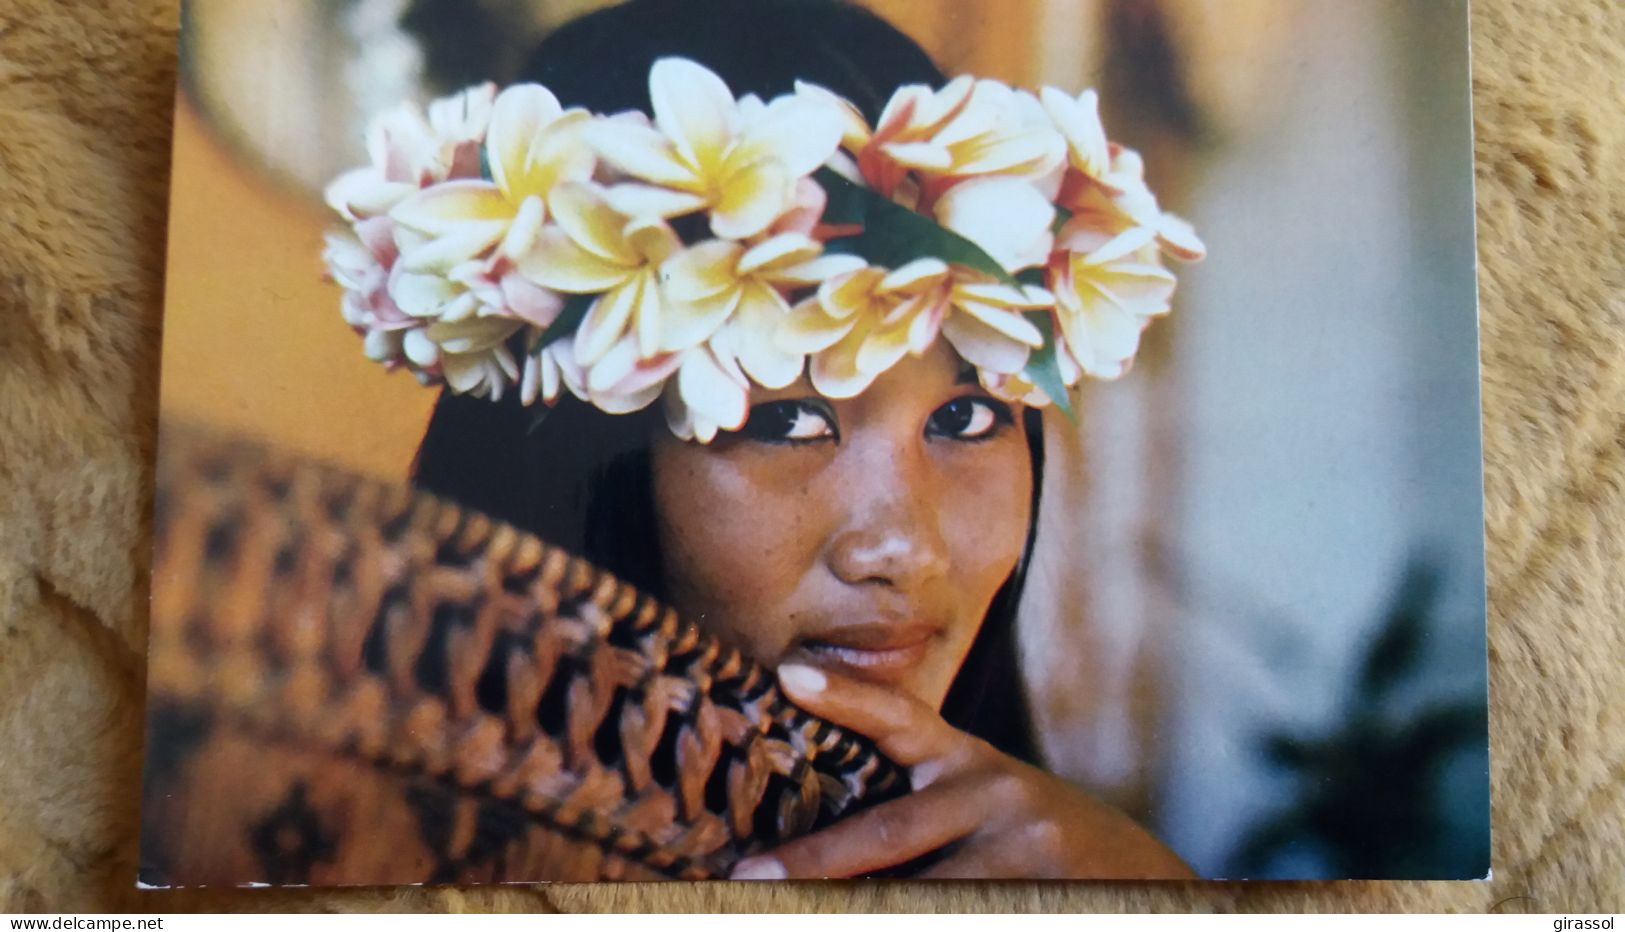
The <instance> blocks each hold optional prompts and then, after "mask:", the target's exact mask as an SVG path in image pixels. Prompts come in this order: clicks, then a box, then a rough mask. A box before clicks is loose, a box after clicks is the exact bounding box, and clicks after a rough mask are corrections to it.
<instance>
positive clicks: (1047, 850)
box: [733, 664, 1194, 880]
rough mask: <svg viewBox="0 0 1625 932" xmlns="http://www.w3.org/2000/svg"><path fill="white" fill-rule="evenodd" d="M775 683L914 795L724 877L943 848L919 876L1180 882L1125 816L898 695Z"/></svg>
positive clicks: (825, 684)
mask: <svg viewBox="0 0 1625 932" xmlns="http://www.w3.org/2000/svg"><path fill="white" fill-rule="evenodd" d="M779 683H780V685H781V686H782V687H783V688H784V690H785V692H786V693H788V694H789V696H790V698H791V699H793V700H795V702H796V704H797V705H799V706H801V707H802V708H804V709H806V710H807V711H808V712H811V713H813V714H814V715H818V716H820V717H822V718H825V719H828V720H829V721H831V722H834V723H836V724H838V725H841V726H844V727H846V728H850V729H852V730H853V731H857V732H860V733H862V734H864V735H867V736H868V737H869V738H870V739H872V740H873V741H874V742H875V743H876V745H878V746H879V748H880V750H881V752H882V753H884V754H885V755H886V756H887V757H889V758H891V759H892V760H893V761H895V762H896V763H898V764H899V765H901V766H903V767H905V768H907V770H908V774H909V779H910V782H911V783H912V785H913V788H914V791H913V792H912V793H908V794H907V795H904V796H902V797H900V798H898V799H894V800H891V801H889V802H885V803H882V804H880V805H878V806H875V807H873V808H870V809H865V810H863V811H862V812H859V813H857V814H855V815H852V816H849V817H848V818H846V819H844V820H842V821H841V822H839V823H837V824H835V825H832V826H830V827H829V828H826V829H824V830H823V831H820V832H815V833H813V834H811V835H807V836H805V837H802V838H799V839H796V840H795V841H791V842H788V843H786V844H784V845H781V846H780V847H779V848H777V849H776V850H773V851H770V852H768V853H766V854H763V855H759V856H756V857H752V858H747V859H745V860H743V861H741V862H739V864H738V865H737V866H736V867H735V869H734V872H733V877H734V879H739V880H770V879H771V880H776V879H783V878H786V877H798V878H800V877H854V876H858V875H861V874H866V873H871V872H873V871H878V870H883V869H885V868H889V867H895V866H896V865H899V864H904V863H907V862H909V861H912V860H914V859H915V858H918V857H920V856H922V855H925V854H929V853H931V852H933V851H936V850H938V849H940V848H943V847H944V846H947V845H952V846H953V848H952V849H951V851H950V853H948V854H947V856H946V857H944V858H943V859H942V860H940V861H937V862H936V863H934V864H932V865H931V866H930V867H928V868H927V869H926V870H925V871H924V872H922V873H921V874H919V875H918V876H921V877H932V878H938V877H979V878H990V877H992V878H1001V877H1049V878H1167V879H1172V878H1181V879H1183V878H1190V877H1193V876H1194V875H1193V874H1192V873H1191V870H1190V868H1189V867H1187V866H1186V865H1185V864H1184V862H1182V861H1180V860H1179V858H1178V857H1176V856H1175V855H1174V853H1173V852H1171V851H1169V850H1168V848H1167V847H1166V846H1164V845H1163V844H1162V843H1161V842H1159V841H1157V840H1156V839H1155V838H1153V837H1152V836H1151V834H1150V833H1149V832H1147V831H1146V830H1145V829H1143V828H1141V827H1140V826H1139V825H1137V824H1135V822H1134V821H1133V820H1132V819H1130V818H1129V817H1128V816H1126V815H1124V814H1123V813H1121V812H1118V811H1117V810H1116V809H1113V808H1111V807H1110V806H1107V805H1105V804H1104V803H1102V802H1100V801H1099V800H1096V799H1094V798H1093V797H1091V796H1089V795H1088V794H1087V793H1084V792H1083V791H1081V790H1079V789H1077V788H1076V787H1074V786H1072V785H1071V784H1068V783H1067V782H1066V781H1064V780H1062V779H1060V778H1058V777H1056V776H1054V775H1052V774H1049V773H1045V772H1044V771H1042V770H1040V769H1038V768H1036V767H1033V766H1031V765H1028V764H1025V763H1022V762H1021V761H1018V760H1016V759H1015V758H1013V757H1010V756H1008V755H1006V754H1003V753H1000V752H999V751H997V750H995V749H994V748H993V747H992V746H991V745H989V744H988V743H987V742H985V741H982V740H981V739H979V738H975V737H973V736H971V735H968V734H966V733H965V732H962V731H960V730H958V729H956V728H954V727H953V726H951V725H949V724H948V723H947V722H945V721H943V719H942V716H940V715H939V714H937V711H936V710H935V709H932V708H930V707H929V706H927V705H925V704H924V703H921V702H920V701H919V700H917V699H914V698H913V697H911V696H908V695H906V694H904V693H902V692H899V691H896V690H892V689H889V688H886V687H884V686H878V685H874V684H871V683H865V682H862V681H860V680H856V679H852V678H850V677H844V676H840V675H837V674H834V673H826V672H824V671H821V670H817V669H814V668H812V667H806V666H800V665H793V664H786V665H785V666H782V667H780V668H779Z"/></svg>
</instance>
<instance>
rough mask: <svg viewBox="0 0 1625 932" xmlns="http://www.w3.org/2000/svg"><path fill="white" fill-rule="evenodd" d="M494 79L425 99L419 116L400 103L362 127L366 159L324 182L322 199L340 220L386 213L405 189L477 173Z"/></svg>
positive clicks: (493, 95) (409, 191) (411, 106)
mask: <svg viewBox="0 0 1625 932" xmlns="http://www.w3.org/2000/svg"><path fill="white" fill-rule="evenodd" d="M495 98H496V85H494V84H481V85H479V86H477V87H471V88H468V89H467V90H465V91H463V92H461V93H459V94H454V95H452V96H450V97H445V98H442V99H440V100H437V101H435V102H434V103H432V104H430V105H429V116H428V119H425V118H424V116H423V113H422V111H421V110H419V109H418V108H417V106H416V105H414V104H410V103H404V104H401V105H400V106H398V107H396V108H395V109H393V110H390V111H387V112H385V113H383V114H380V115H379V116H378V117H376V118H375V119H374V120H373V121H372V122H371V123H370V124H369V125H368V127H367V155H368V156H369V158H370V160H371V164H369V165H366V166H364V167H362V168H357V169H353V170H351V171H348V172H345V173H344V174H342V175H340V176H339V177H338V178H337V179H335V180H334V181H333V183H332V184H330V185H328V188H327V203H328V205H329V206H331V207H332V208H333V209H334V210H336V211H338V212H339V213H340V214H341V215H342V216H343V217H344V218H345V219H346V220H351V221H354V220H360V219H363V218H366V217H375V216H378V215H380V214H383V213H387V212H388V211H389V210H390V209H391V208H393V207H394V206H395V205H396V204H398V203H400V201H401V200H402V199H404V198H406V197H407V196H408V195H410V194H412V193H413V192H415V191H418V190H419V189H421V188H424V187H427V186H429V185H433V184H438V183H439V182H442V181H446V180H448V179H453V178H478V177H479V176H480V144H481V142H482V141H483V140H484V137H485V130H486V124H487V122H488V121H489V120H490V116H491V105H492V101H493V100H495Z"/></svg>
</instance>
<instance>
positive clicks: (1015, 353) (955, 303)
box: [777, 259, 1053, 398]
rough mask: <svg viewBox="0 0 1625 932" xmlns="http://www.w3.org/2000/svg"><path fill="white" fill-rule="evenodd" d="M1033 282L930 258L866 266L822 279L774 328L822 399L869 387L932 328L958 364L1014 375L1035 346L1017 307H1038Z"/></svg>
mask: <svg viewBox="0 0 1625 932" xmlns="http://www.w3.org/2000/svg"><path fill="white" fill-rule="evenodd" d="M1052 301H1053V299H1052V298H1051V297H1050V296H1049V294H1048V293H1047V292H1045V291H1044V290H1043V289H1040V288H1028V289H1022V288H1016V287H1012V286H1008V285H1002V284H999V283H997V282H992V281H988V280H984V279H982V278H981V277H979V276H976V275H974V274H973V273H970V272H968V271H966V270H964V269H962V268H958V267H953V266H949V265H948V264H947V263H945V262H942V261H941V260H939V259H918V260H915V261H914V262H910V263H908V264H907V265H905V266H903V267H902V268H899V269H896V270H895V271H888V270H886V269H880V268H873V267H867V268H863V269H859V270H857V271H854V272H848V273H844V274H841V275H837V276H835V277H833V278H830V279H828V280H826V281H825V282H824V284H823V285H822V286H821V287H820V288H819V289H818V293H817V295H815V296H814V297H811V298H808V299H806V300H804V301H802V302H801V303H800V304H798V305H797V306H796V308H795V310H794V312H793V313H792V314H791V316H790V317H789V318H788V319H786V321H785V324H784V326H783V327H782V328H780V331H779V334H778V337H777V342H778V345H779V346H780V347H781V348H782V349H785V350H787V351H790V352H797V353H804V354H807V355H811V356H812V357H813V358H812V365H811V367H810V376H811V378H812V383H813V387H814V388H816V389H817V390H818V391H819V392H820V393H822V394H825V395H828V396H829V397H831V398H850V397H852V396H854V395H857V394H859V393H860V392H862V391H863V390H864V389H866V388H868V387H869V386H870V385H871V384H872V383H873V382H874V380H875V379H876V378H878V377H879V376H880V374H881V373H883V372H885V371H886V370H888V369H890V368H891V367H892V366H894V365H896V364H897V362H898V361H899V360H901V359H902V358H903V356H904V355H905V354H907V353H912V354H914V355H920V354H922V353H924V352H925V351H926V349H927V348H928V347H929V346H930V345H931V343H932V342H933V341H934V340H935V339H936V338H937V335H938V334H939V333H940V334H941V335H942V336H943V337H944V338H946V339H947V340H948V341H949V342H950V343H952V344H953V346H954V349H955V350H957V351H958V352H959V355H960V356H961V357H963V358H964V359H965V361H966V362H969V363H971V364H972V365H975V366H978V367H982V368H986V369H989V370H991V371H994V372H1000V373H1016V372H1020V371H1021V369H1022V367H1023V366H1025V365H1026V362H1027V357H1028V354H1029V353H1030V352H1031V350H1033V349H1035V348H1037V347H1039V346H1042V345H1043V335H1042V334H1041V333H1040V332H1039V331H1038V328H1037V327H1035V326H1033V324H1032V323H1031V322H1030V321H1028V320H1026V319H1025V318H1024V317H1022V315H1021V312H1022V311H1026V310H1033V309H1037V308H1043V307H1047V306H1048V305H1049V304H1050V303H1051V302H1052Z"/></svg>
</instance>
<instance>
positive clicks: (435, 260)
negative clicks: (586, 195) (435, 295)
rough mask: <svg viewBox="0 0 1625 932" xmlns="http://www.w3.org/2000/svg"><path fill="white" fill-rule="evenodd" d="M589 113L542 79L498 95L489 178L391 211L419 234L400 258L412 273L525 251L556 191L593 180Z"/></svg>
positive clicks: (488, 147)
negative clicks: (565, 102) (563, 103)
mask: <svg viewBox="0 0 1625 932" xmlns="http://www.w3.org/2000/svg"><path fill="white" fill-rule="evenodd" d="M591 119H592V117H591V115H590V114H588V113H587V111H585V110H565V109H563V108H562V107H560V106H559V102H558V99H557V98H556V97H554V96H553V94H552V93H551V92H549V91H548V90H547V89H546V88H544V87H542V86H540V85H537V84H519V85H515V86H513V87H510V88H508V89H507V90H505V91H503V92H502V93H501V94H500V95H498V96H497V98H496V102H495V103H494V104H493V105H492V107H491V120H490V128H489V130H488V132H487V134H486V138H485V154H486V162H487V165H488V166H489V168H490V171H491V180H489V181H486V180H483V179H480V178H471V179H467V180H461V181H450V182H446V183H444V184H437V185H434V186H432V187H429V188H426V189H424V190H423V191H420V192H418V193H416V194H413V195H412V196H410V197H408V198H406V199H405V200H403V201H401V202H400V203H399V204H397V205H395V207H394V208H393V209H392V210H391V211H390V216H391V217H392V218H393V219H394V220H395V222H396V223H397V224H399V225H400V226H401V227H403V228H404V229H406V230H409V231H411V232H412V233H414V234H416V236H414V237H412V241H411V242H410V243H403V244H402V246H403V255H402V257H401V261H402V262H403V263H405V264H406V266H407V267H408V268H410V269H412V270H414V271H428V272H444V271H445V270H447V269H449V268H450V267H451V266H454V265H456V264H458V263H460V262H465V261H467V260H469V259H472V258H474V257H476V256H480V255H482V254H484V253H485V252H486V250H488V249H490V248H491V247H492V246H498V245H499V244H500V246H499V248H498V249H497V250H496V253H495V255H494V256H492V261H493V262H494V263H502V262H511V261H512V260H514V259H515V258H517V257H518V256H521V255H523V254H524V253H526V252H528V251H529V249H530V247H531V246H532V245H533V244H534V243H535V241H536V236H537V234H538V233H539V232H540V231H541V228H542V224H543V223H544V222H545V221H546V220H547V216H548V203H549V201H550V199H551V197H552V192H553V190H554V189H555V188H556V187H557V186H558V185H560V184H562V183H564V182H574V181H587V180H590V179H591V178H592V174H593V170H594V169H595V167H596V166H597V158H596V156H594V155H593V151H592V147H591V146H590V145H588V144H587V141H586V138H585V135H584V133H583V130H584V129H585V127H586V126H587V124H588V123H589V122H590V121H591Z"/></svg>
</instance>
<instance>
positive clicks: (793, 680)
mask: <svg viewBox="0 0 1625 932" xmlns="http://www.w3.org/2000/svg"><path fill="white" fill-rule="evenodd" d="M779 685H781V686H783V687H784V688H785V689H788V690H789V691H791V692H792V693H795V694H797V695H800V696H816V695H818V694H819V693H821V692H823V691H824V687H825V686H828V685H829V681H828V680H826V679H824V673H823V671H821V670H819V669H817V668H816V667H809V666H804V665H802V664H799V663H787V664H784V665H783V666H781V667H779Z"/></svg>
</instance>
